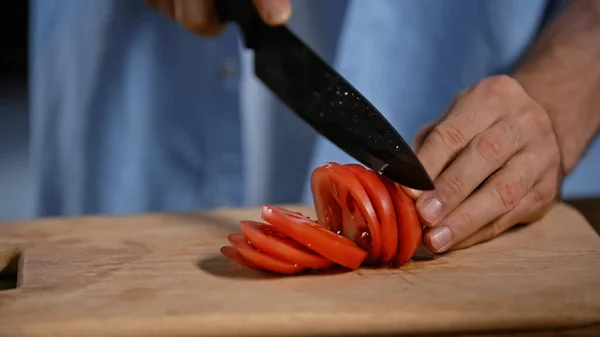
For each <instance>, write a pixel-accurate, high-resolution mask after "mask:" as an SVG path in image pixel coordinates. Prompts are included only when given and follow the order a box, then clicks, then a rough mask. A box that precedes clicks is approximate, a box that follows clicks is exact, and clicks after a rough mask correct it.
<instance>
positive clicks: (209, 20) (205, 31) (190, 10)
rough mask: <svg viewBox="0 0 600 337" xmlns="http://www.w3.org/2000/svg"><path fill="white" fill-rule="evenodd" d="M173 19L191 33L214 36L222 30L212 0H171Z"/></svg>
mask: <svg viewBox="0 0 600 337" xmlns="http://www.w3.org/2000/svg"><path fill="white" fill-rule="evenodd" d="M173 1H174V12H175V19H176V20H177V21H178V22H179V23H180V24H181V25H183V26H184V27H185V28H187V29H188V30H190V31H191V32H193V33H196V34H199V35H206V36H216V35H219V34H220V33H221V31H222V30H223V27H224V26H223V24H222V23H221V22H220V21H219V19H218V17H217V15H216V11H215V3H214V1H213V0H173Z"/></svg>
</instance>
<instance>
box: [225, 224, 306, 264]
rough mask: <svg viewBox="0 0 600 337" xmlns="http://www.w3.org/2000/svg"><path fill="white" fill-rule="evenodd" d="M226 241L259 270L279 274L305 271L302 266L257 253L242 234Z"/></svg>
mask: <svg viewBox="0 0 600 337" xmlns="http://www.w3.org/2000/svg"><path fill="white" fill-rule="evenodd" d="M227 239H228V240H229V242H231V245H232V246H233V247H235V249H236V250H237V251H238V253H239V254H240V255H241V256H242V257H243V258H244V259H246V260H247V261H249V262H250V263H253V264H255V265H256V266H258V267H260V268H261V269H265V270H270V271H272V272H275V273H281V274H297V273H299V272H301V271H303V270H305V269H306V267H304V266H300V265H298V264H293V263H289V262H286V261H282V260H279V259H277V258H274V257H272V256H269V255H267V254H265V253H262V252H260V251H258V250H257V249H256V248H254V247H252V246H251V245H250V243H248V240H246V237H245V236H244V234H237V233H236V234H229V235H228V236H227Z"/></svg>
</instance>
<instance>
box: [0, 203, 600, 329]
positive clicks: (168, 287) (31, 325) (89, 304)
mask: <svg viewBox="0 0 600 337" xmlns="http://www.w3.org/2000/svg"><path fill="white" fill-rule="evenodd" d="M290 208H292V209H295V210H299V211H302V212H304V213H306V214H308V215H310V216H314V213H313V212H312V209H309V208H306V207H290ZM259 216H260V211H259V210H258V209H221V210H215V211H211V212H204V213H198V214H149V215H143V216H128V217H87V218H73V219H47V220H40V221H33V222H25V223H16V224H8V225H6V226H0V269H2V263H3V262H2V261H4V264H6V263H7V261H9V260H11V259H10V258H8V257H7V256H8V255H10V254H13V255H12V256H13V257H14V252H15V249H17V250H19V251H20V252H21V253H22V255H21V265H20V271H19V275H20V279H19V284H20V286H19V287H18V288H17V289H13V290H5V291H0V336H132V337H135V336H284V335H294V336H300V335H342V336H348V335H360V334H364V335H371V336H372V335H377V334H381V335H400V334H406V335H415V334H438V333H449V334H452V335H463V334H470V333H481V334H497V333H506V332H520V333H522V335H528V334H530V333H532V334H533V335H532V336H539V335H540V334H541V335H545V332H544V331H548V329H549V330H551V331H554V332H553V333H555V334H557V335H559V333H560V331H564V330H565V329H568V330H569V331H572V332H573V333H575V332H576V331H579V332H578V334H580V335H591V333H593V334H599V333H600V329H599V328H598V327H599V326H600V287H599V283H600V237H599V236H598V235H597V234H596V233H595V232H594V231H593V230H592V229H591V227H590V225H589V223H588V222H587V221H586V220H585V218H583V217H582V216H581V215H580V214H579V213H577V212H575V211H574V210H573V209H572V208H571V207H569V206H566V205H564V204H559V205H557V206H556V207H555V208H554V209H553V210H552V211H551V212H550V213H549V214H548V215H547V216H546V217H545V218H544V219H542V220H541V221H539V222H537V223H534V224H531V225H529V226H526V227H522V228H519V229H516V230H513V231H510V232H508V233H506V234H504V235H502V236H501V237H499V238H497V239H495V240H493V241H490V242H488V243H485V244H481V245H478V246H476V247H473V248H471V249H466V250H461V251H456V252H452V253H449V254H445V255H443V256H431V255H427V254H422V255H420V256H419V257H418V258H419V259H418V261H415V262H412V263H410V264H408V265H406V266H405V267H403V268H402V269H399V270H396V269H379V270H376V269H361V270H359V271H356V272H346V271H344V270H341V269H338V270H333V271H329V272H325V273H320V274H318V273H315V274H308V275H302V276H296V277H278V276H274V275H269V274H265V273H261V272H255V271H250V270H247V269H245V268H243V267H241V266H238V265H236V264H234V263H232V262H230V261H229V260H227V259H226V258H224V257H222V256H220V254H219V248H220V247H221V246H222V245H224V244H227V240H226V235H227V234H229V233H231V232H234V231H239V225H238V222H239V220H242V219H250V220H259ZM2 257H4V258H2ZM12 260H14V259H12Z"/></svg>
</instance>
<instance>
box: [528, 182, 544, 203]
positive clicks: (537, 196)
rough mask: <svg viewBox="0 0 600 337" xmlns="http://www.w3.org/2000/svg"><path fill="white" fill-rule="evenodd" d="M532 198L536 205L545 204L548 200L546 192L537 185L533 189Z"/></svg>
mask: <svg viewBox="0 0 600 337" xmlns="http://www.w3.org/2000/svg"><path fill="white" fill-rule="evenodd" d="M529 193H531V198H532V200H533V204H534V205H540V204H544V203H545V202H546V199H547V197H546V193H544V192H543V191H542V190H541V189H540V187H539V186H535V187H534V188H532V189H531V192H529Z"/></svg>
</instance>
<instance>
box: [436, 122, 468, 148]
mask: <svg viewBox="0 0 600 337" xmlns="http://www.w3.org/2000/svg"><path fill="white" fill-rule="evenodd" d="M431 134H432V136H433V138H434V139H435V140H436V141H437V142H439V143H440V144H442V145H443V146H445V147H446V148H447V149H449V150H451V151H456V150H458V149H460V148H461V147H462V145H463V144H464V142H465V135H464V134H463V132H462V131H461V130H460V129H459V128H457V127H455V126H453V125H449V124H439V125H438V126H436V127H435V128H433V130H432V131H431Z"/></svg>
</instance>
